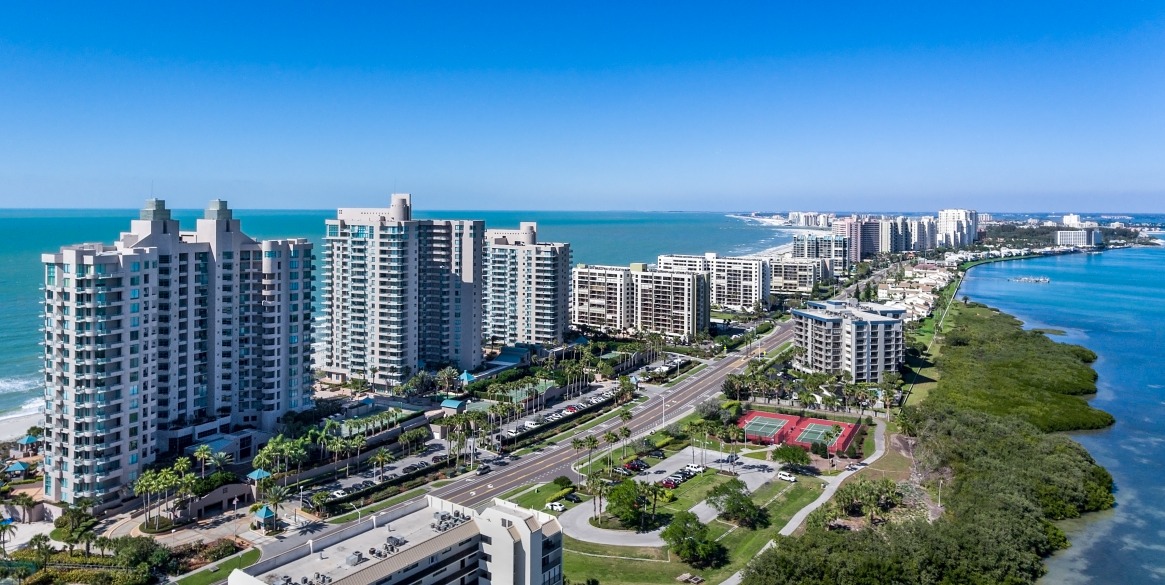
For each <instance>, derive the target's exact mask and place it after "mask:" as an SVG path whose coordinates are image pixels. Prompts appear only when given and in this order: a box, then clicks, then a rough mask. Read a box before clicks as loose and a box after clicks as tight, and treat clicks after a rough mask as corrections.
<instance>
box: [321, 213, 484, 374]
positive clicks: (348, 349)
mask: <svg viewBox="0 0 1165 585" xmlns="http://www.w3.org/2000/svg"><path fill="white" fill-rule="evenodd" d="M326 229H327V232H326V234H325V244H324V253H325V256H324V261H325V266H324V314H325V315H326V316H327V321H328V323H327V327H328V333H329V335H328V339H327V344H326V346H325V352H324V363H323V364H321V369H322V370H323V372H324V373H325V374H326V375H328V376H329V377H331V378H332V379H334V380H339V381H345V380H349V379H353V378H360V379H365V380H368V381H370V382H371V383H373V384H374V385H380V384H388V385H395V384H400V383H402V382H404V381H406V380H407V379H408V378H409V377H410V376H412V375H413V374H415V373H416V372H417V371H419V370H420V369H423V368H426V367H439V366H441V365H444V364H448V365H452V366H453V367H456V368H458V369H462V370H470V371H472V370H474V369H476V368H477V367H478V366H480V365H481V362H482V353H481V341H482V340H481V330H482V286H481V283H482V257H483V256H482V255H483V245H484V238H485V225H484V223H483V222H481V221H475V220H437V219H429V220H418V219H413V218H412V196H411V195H407V194H394V195H393V196H392V202H391V205H390V206H389V207H388V208H374V209H339V210H337V211H336V219H329V220H327V221H326Z"/></svg>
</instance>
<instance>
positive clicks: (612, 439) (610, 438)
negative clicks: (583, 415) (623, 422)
mask: <svg viewBox="0 0 1165 585" xmlns="http://www.w3.org/2000/svg"><path fill="white" fill-rule="evenodd" d="M603 442H605V443H607V446H608V447H611V446H613V445H614V444H615V443H618V442H619V435H616V434H615V433H614V431H607V432H606V433H603ZM611 455H612V452H611V451H610V450H608V451H607V467H614V463H613V462H612V460H611Z"/></svg>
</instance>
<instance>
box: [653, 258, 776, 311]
mask: <svg viewBox="0 0 1165 585" xmlns="http://www.w3.org/2000/svg"><path fill="white" fill-rule="evenodd" d="M656 267H657V268H658V269H659V270H661V271H664V272H676V271H678V272H705V273H707V274H708V277H709V280H708V287H709V292H710V297H709V299H710V302H711V304H712V305H714V306H717V307H721V308H725V309H732V310H736V311H741V310H750V309H752V308H753V307H754V306H756V304H757V303H760V304H762V305H763V304H766V303H768V297H769V268H768V264H767V263H766V262H765V260H764V259H763V258H733V257H724V256H720V255H718V254H716V253H715V252H708V253H706V254H704V255H703V256H694V255H684V254H663V255H660V256H659V257H658V258H657V260H656Z"/></svg>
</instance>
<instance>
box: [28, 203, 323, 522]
mask: <svg viewBox="0 0 1165 585" xmlns="http://www.w3.org/2000/svg"><path fill="white" fill-rule="evenodd" d="M313 259H314V257H313V256H312V244H311V243H310V242H309V241H308V240H305V239H290V240H267V241H262V242H260V241H256V240H254V239H252V238H250V237H248V236H247V235H246V234H244V233H243V232H242V230H241V226H240V224H239V221H238V220H237V219H234V218H233V216H232V214H231V211H230V209H229V208H228V207H227V205H226V202H225V201H212V202H211V204H210V206H209V208H208V209H207V210H206V212H205V215H204V217H203V219H199V220H197V222H196V225H195V229H194V230H193V231H181V230H180V229H179V224H178V221H177V220H174V219H172V218H171V215H170V210H168V209H166V206H165V202H163V201H161V200H150V201H149V202H147V204H146V207H145V209H143V210H142V212H141V216H140V219H137V220H134V221H132V222H131V223H130V230H129V231H128V232H123V233H122V234H121V236H120V238H119V239H118V240H117V241H116V242H115V243H113V244H112V245H108V244H79V245H73V246H65V247H63V248H61V250H60V251H59V252H56V253H51V254H44V255H42V256H41V261H42V263H43V264H44V271H45V272H44V283H45V287H44V295H45V296H44V319H45V326H44V329H43V331H44V340H43V345H44V357H45V370H44V373H45V460H44V491H45V496H46V498H48V499H49V500H52V501H58V502H74V501H76V500H77V499H80V498H90V499H92V500H93V501H94V502H96V504H95V506H94V508H95V509H97V510H104V509H108V508H111V507H114V506H116V505H118V503H119V502H120V500H121V499H122V498H124V497H127V496H129V495H131V493H130V491H129V486H131V485H132V484H133V482H134V481H135V480H136V479H137V478H138V475H139V474H140V473H141V471H142V470H143V469H144V468H145V467H146V466H148V465H150V464H151V463H153V462H154V460H155V458H156V457H157V456H158V454H159V453H178V452H181V451H182V450H184V449H185V448H187V447H189V446H192V445H194V444H196V443H200V442H209V441H211V440H214V439H216V438H217V437H220V436H221V435H224V434H228V433H230V434H232V435H233V437H234V441H233V445H234V446H235V448H236V449H237V450H236V451H235V452H234V453H232V454H233V455H235V457H236V458H246V457H250V456H251V455H253V450H252V449H253V448H255V447H257V446H258V443H259V442H260V441H262V440H264V439H265V438H266V435H265V433H269V432H273V431H275V430H276V428H277V426H278V424H279V422H280V417H281V416H282V415H283V414H284V413H285V412H287V411H292V410H302V409H305V408H308V407H310V406H311V405H312V401H311V385H312V375H311V370H312V362H311V341H312V319H311V311H312V301H313V300H314V299H313V297H312V280H313V276H314V275H313V273H312V268H313Z"/></svg>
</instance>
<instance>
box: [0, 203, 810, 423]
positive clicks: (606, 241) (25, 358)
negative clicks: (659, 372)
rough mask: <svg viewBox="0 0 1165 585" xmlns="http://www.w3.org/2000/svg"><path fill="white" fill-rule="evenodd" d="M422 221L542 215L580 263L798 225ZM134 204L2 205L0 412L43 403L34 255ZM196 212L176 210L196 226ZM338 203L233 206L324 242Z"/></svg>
mask: <svg viewBox="0 0 1165 585" xmlns="http://www.w3.org/2000/svg"><path fill="white" fill-rule="evenodd" d="M414 214H415V216H416V217H418V218H443V219H481V220H484V221H485V222H486V227H487V228H490V227H497V228H516V227H517V226H518V223H519V222H521V221H536V222H538V231H539V234H538V236H539V238H540V239H541V240H543V241H555V242H569V243H570V244H571V249H572V251H573V253H574V260H575V262H576V263H587V264H622V265H626V264H628V263H630V262H655V258H656V256H658V255H659V254H664V253H674V254H702V253H704V252H717V253H720V254H725V255H742V254H750V253H755V252H760V251H763V250H766V249H769V248H773V247H776V246H780V245H782V244H786V243H789V242H791V241H792V239H793V234H794V233H795V231H794V230H788V229H777V228H774V227H771V226H766V225H764V224H761V223H758V222H753V221H746V220H741V219H736V218H732V217H727V216H726V215H724V214H723V213H687V212H684V213H667V212H549V211H441V212H425V211H414ZM137 215H138V211H137V210H131V209H101V210H55V209H54V210H43V209H19V210H17V209H8V210H0V234H4V235H5V237H6V242H5V246H4V247H2V248H0V301H2V302H0V324H3V326H2V327H0V418H2V417H5V416H17V415H21V414H28V413H32V412H37V411H38V409H39V408H40V407H41V406H43V399H42V397H43V384H42V383H41V379H40V374H39V373H38V370H39V369H40V368H41V367H43V361H42V357H41V356H42V354H41V347H40V346H39V345H37V342H38V341H39V340H40V333H39V332H38V331H37V329H38V328H39V327H40V326H41V305H40V298H41V292H40V291H39V290H38V289H39V287H40V286H41V284H42V280H43V269H42V267H41V264H40V254H42V253H44V252H52V251H55V250H57V249H59V248H60V247H61V246H63V245H69V244H77V243H81V242H106V243H110V242H112V241H113V240H115V239H116V238H117V236H118V234H119V233H120V232H122V231H125V230H128V229H129V222H130V220H131V219H135V218H136V217H137ZM201 215H202V211H201V210H176V211H175V212H174V216H175V218H176V219H178V220H179V221H181V222H182V226H183V228H184V229H193V227H194V220H195V219H197V218H198V217H201ZM334 215H335V211H334V210H311V211H273V210H236V211H235V217H236V218H238V219H239V220H240V221H241V222H242V228H243V231H245V232H246V233H247V234H248V235H250V236H252V237H254V238H257V239H270V238H292V237H303V238H309V239H311V240H313V241H315V242H316V243H317V244H321V243H322V241H323V233H324V220H325V219H327V218H329V217H334Z"/></svg>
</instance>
